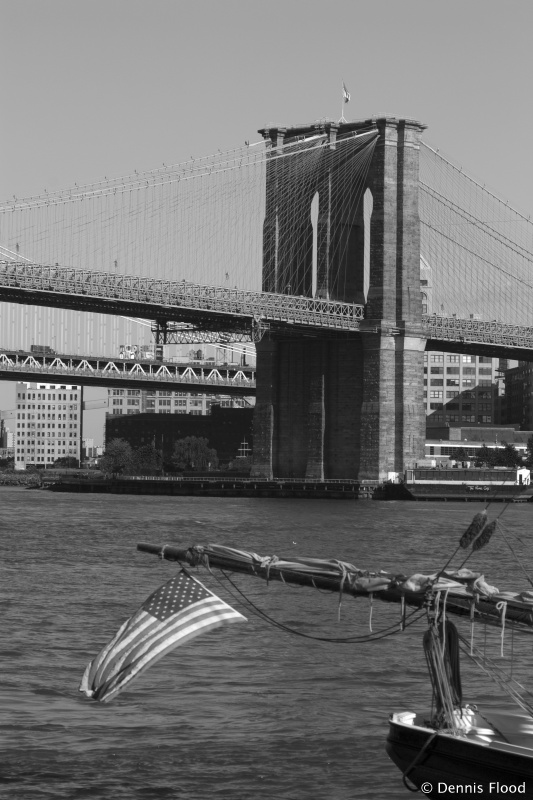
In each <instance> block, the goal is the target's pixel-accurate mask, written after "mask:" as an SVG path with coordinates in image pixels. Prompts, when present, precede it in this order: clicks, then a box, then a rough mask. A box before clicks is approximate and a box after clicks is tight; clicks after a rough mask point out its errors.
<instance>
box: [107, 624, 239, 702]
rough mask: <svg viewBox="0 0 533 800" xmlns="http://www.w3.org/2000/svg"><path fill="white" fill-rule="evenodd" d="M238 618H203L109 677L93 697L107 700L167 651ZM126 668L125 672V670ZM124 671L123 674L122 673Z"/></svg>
mask: <svg viewBox="0 0 533 800" xmlns="http://www.w3.org/2000/svg"><path fill="white" fill-rule="evenodd" d="M239 621H240V620H239V618H238V617H235V616H230V615H229V614H228V618H227V619H225V620H224V619H221V620H218V621H214V620H205V622H204V623H203V625H202V626H201V627H198V628H196V630H191V631H189V632H185V633H184V634H183V635H182V636H180V637H179V638H178V639H177V640H176V639H172V640H171V641H170V642H167V643H166V644H164V645H162V646H161V647H160V648H159V649H158V650H157V652H154V653H150V654H149V655H148V656H147V657H145V658H144V659H139V660H137V662H136V663H134V664H132V665H130V666H129V667H124V670H123V671H122V672H121V673H119V674H117V675H115V676H113V677H111V678H110V679H109V681H108V682H107V683H106V684H104V686H102V687H101V688H100V689H98V690H97V691H96V692H95V699H97V700H99V699H102V701H103V702H104V703H106V702H109V700H111V699H112V698H113V697H114V696H115V695H116V694H117V693H118V692H119V691H122V689H123V688H124V687H125V686H126V685H127V684H128V683H129V682H130V681H131V680H133V679H134V678H138V677H140V675H142V673H143V672H145V671H146V670H147V669H148V668H149V667H151V666H152V665H153V664H155V663H156V662H157V661H159V660H160V659H161V658H163V656H165V655H166V654H167V653H169V652H170V651H171V650H174V649H175V648H176V647H177V646H178V645H182V644H185V643H186V642H188V641H189V640H190V639H194V638H195V637H196V636H199V635H200V634H202V633H207V632H208V631H210V630H212V629H214V628H218V627H220V626H221V625H222V624H223V623H224V622H228V623H230V622H239ZM126 670H127V672H126ZM124 673H125V674H124ZM99 693H100V694H102V695H105V696H103V697H102V698H100V697H99Z"/></svg>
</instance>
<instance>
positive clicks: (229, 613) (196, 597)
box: [79, 571, 246, 703]
mask: <svg viewBox="0 0 533 800" xmlns="http://www.w3.org/2000/svg"><path fill="white" fill-rule="evenodd" d="M241 621H243V622H245V621H246V617H244V616H243V615H242V614H239V612H238V611H235V610H234V609H233V608H231V606H229V605H227V603H225V602H224V601H223V600H221V599H220V598H219V597H217V596H216V595H214V594H213V593H212V592H210V591H209V589H206V587H205V586H204V585H203V584H202V583H200V581H197V580H196V579H195V578H193V577H192V576H191V575H189V574H188V573H187V572H185V571H183V572H180V573H178V574H177V575H175V576H174V577H173V578H171V579H170V580H169V581H168V582H167V583H165V584H164V585H163V586H160V587H159V589H157V590H156V591H155V592H154V593H153V594H151V595H150V597H149V598H148V599H147V600H146V601H145V602H144V603H143V605H142V606H141V607H140V609H139V610H138V611H137V613H136V614H134V615H133V617H130V619H128V620H126V622H125V623H124V624H123V625H122V627H121V628H120V629H119V630H118V631H117V633H116V635H115V636H114V637H113V639H112V640H111V641H110V642H109V644H107V645H106V646H105V647H104V648H103V649H102V650H101V652H100V653H99V654H98V655H97V656H96V658H95V659H93V661H91V662H90V664H89V665H88V666H87V669H86V670H85V672H84V675H83V678H82V679H81V683H80V687H79V689H80V692H84V693H85V694H86V695H87V697H92V698H93V700H100V701H102V702H103V703H107V702H109V700H112V699H113V697H115V696H116V695H117V694H118V693H119V692H121V691H122V689H124V687H125V686H126V685H127V684H128V683H129V682H130V681H131V680H133V678H136V677H137V676H139V675H140V674H141V673H142V672H144V670H146V669H148V667H150V666H151V665H152V664H154V663H155V662H156V661H158V660H159V659H160V658H162V657H163V656H164V655H166V653H168V652H170V650H173V649H174V648H175V647H177V646H178V645H180V644H184V643H185V642H186V641H188V640H189V639H193V638H194V637H195V636H198V635H199V634H201V633H205V632H206V631H209V630H211V629H212V628H217V627H218V626H219V625H222V624H223V623H225V622H241Z"/></svg>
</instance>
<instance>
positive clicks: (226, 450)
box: [105, 405, 253, 464]
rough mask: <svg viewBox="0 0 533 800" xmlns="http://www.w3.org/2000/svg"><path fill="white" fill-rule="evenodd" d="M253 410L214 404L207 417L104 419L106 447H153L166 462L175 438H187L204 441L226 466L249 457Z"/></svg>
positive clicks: (151, 416) (122, 416)
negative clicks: (117, 442)
mask: <svg viewBox="0 0 533 800" xmlns="http://www.w3.org/2000/svg"><path fill="white" fill-rule="evenodd" d="M252 421H253V409H252V408H221V407H220V406H217V405H213V406H212V407H211V413H210V414H207V415H192V414H182V413H177V414H171V416H169V417H163V416H161V414H153V413H146V412H144V413H139V414H136V415H135V416H133V415H131V414H122V415H111V414H108V415H107V416H106V426H105V440H106V444H107V443H109V442H110V441H111V440H112V439H125V440H126V441H127V442H128V443H129V444H130V446H131V447H132V448H134V449H137V448H139V447H142V446H143V445H150V444H151V445H153V446H154V447H155V449H156V450H159V451H160V452H161V453H162V454H163V460H164V461H166V462H168V461H170V458H171V457H172V453H173V451H174V445H175V443H176V442H177V441H178V439H185V438H186V437H188V436H197V437H201V438H205V439H207V440H208V442H209V447H212V448H214V449H215V450H216V451H217V456H218V460H219V462H220V463H222V464H227V463H229V462H230V461H233V460H234V459H235V458H237V457H241V456H243V455H250V454H251V448H252V442H253V431H252Z"/></svg>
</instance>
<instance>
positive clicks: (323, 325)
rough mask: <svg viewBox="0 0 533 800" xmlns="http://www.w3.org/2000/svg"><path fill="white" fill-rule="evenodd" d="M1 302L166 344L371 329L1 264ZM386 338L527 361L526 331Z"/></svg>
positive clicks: (142, 281)
mask: <svg viewBox="0 0 533 800" xmlns="http://www.w3.org/2000/svg"><path fill="white" fill-rule="evenodd" d="M2 300H3V301H6V302H13V303H23V304H25V305H43V306H52V307H58V308H70V309H74V310H78V311H94V312H99V313H104V314H111V315H124V316H134V317H141V318H143V319H148V320H152V321H154V320H155V321H156V322H157V323H158V324H159V325H160V326H162V327H163V328H164V327H165V326H166V325H167V323H170V329H171V330H172V331H173V332H174V338H173V341H179V332H178V333H176V330H177V329H176V328H175V324H176V323H179V324H184V325H186V326H189V327H188V328H187V329H186V330H184V331H183V332H182V333H183V336H184V341H187V342H192V341H202V340H203V337H202V335H201V334H203V335H207V334H209V332H213V331H217V332H219V333H220V332H225V334H226V336H224V334H222V336H223V338H226V339H227V340H228V341H229V340H232V339H233V338H239V337H242V336H244V337H248V338H251V339H252V340H259V339H261V337H262V336H263V335H264V333H265V332H267V331H271V332H273V333H277V334H281V335H287V334H290V333H293V334H296V335H300V336H301V335H304V334H305V335H310V334H313V333H314V334H315V335H320V336H323V335H324V334H326V333H328V332H330V333H332V334H336V335H338V334H339V333H340V334H344V335H346V334H348V335H350V334H353V333H355V332H358V331H361V332H364V331H365V330H366V331H371V330H374V329H373V328H372V325H371V323H370V324H368V323H369V322H370V321H364V306H361V305H357V304H354V303H338V302H335V301H332V300H321V299H316V298H309V297H294V296H292V295H282V294H271V293H267V292H245V291H241V290H239V289H225V288H222V287H214V286H202V285H200V284H192V283H186V282H185V281H182V282H175V281H162V280H158V279H155V278H140V277H133V276H127V275H114V274H110V273H105V272H92V271H90V270H80V269H70V268H67V267H59V266H54V267H52V266H43V265H40V264H31V263H19V262H17V263H13V262H7V261H0V301H2ZM173 324H174V327H172V326H173ZM195 332H196V336H197V338H195ZM390 332H391V333H392V334H393V335H407V336H409V335H412V336H418V337H421V338H425V339H427V344H426V349H427V350H444V351H450V352H458V353H473V354H478V355H487V356H492V357H494V358H498V357H500V358H511V359H519V360H524V361H531V360H533V328H532V327H525V326H520V325H512V324H508V323H503V322H498V321H492V322H489V321H483V320H474V319H459V318H456V317H453V316H452V317H440V316H436V315H425V316H423V317H422V320H421V326H420V327H419V326H416V330H415V329H413V331H408V330H405V331H402V330H400V329H392V330H391V331H390ZM215 338H216V336H215Z"/></svg>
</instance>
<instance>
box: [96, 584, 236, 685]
mask: <svg viewBox="0 0 533 800" xmlns="http://www.w3.org/2000/svg"><path fill="white" fill-rule="evenodd" d="M213 600H214V601H215V602H217V603H218V605H220V603H221V601H217V600H216V598H213ZM205 602H206V601H205V600H201V601H200V604H202V603H205ZM200 604H195V606H191V608H190V609H187V612H186V613H185V614H184V612H181V614H180V615H177V616H178V617H179V619H175V620H172V618H171V619H170V620H168V621H167V622H166V623H164V627H163V628H161V623H159V627H157V628H156V627H154V626H151V628H152V629H151V630H149V631H147V632H146V630H145V634H144V635H143V636H142V637H140V638H139V637H136V636H134V635H132V636H129V637H127V639H126V640H125V641H123V642H120V643H118V645H117V648H115V649H113V651H112V653H111V654H110V655H109V656H108V657H107V658H106V659H105V661H104V663H102V665H101V668H100V669H99V671H98V673H97V676H96V681H95V683H100V682H101V681H107V680H109V678H110V677H111V676H112V675H114V674H116V673H117V672H119V671H120V670H121V669H123V667H126V666H128V664H130V663H132V662H134V661H135V659H136V658H137V657H140V656H142V655H143V653H145V652H146V651H148V650H149V649H150V648H152V647H156V646H157V644H158V642H159V640H164V639H166V638H168V637H170V636H172V637H173V639H175V640H176V641H178V639H179V633H180V631H181V630H182V629H184V628H187V627H188V626H190V627H191V628H192V629H194V627H195V624H201V622H200V623H199V622H198V620H199V618H201V617H206V616H208V615H210V614H211V613H213V612H216V611H217V609H216V608H214V609H213V608H212V606H211V605H210V607H203V608H198V605H200ZM224 605H225V604H224ZM222 608H223V606H222ZM226 608H229V606H226ZM231 613H232V614H235V612H234V611H233V609H231Z"/></svg>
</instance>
